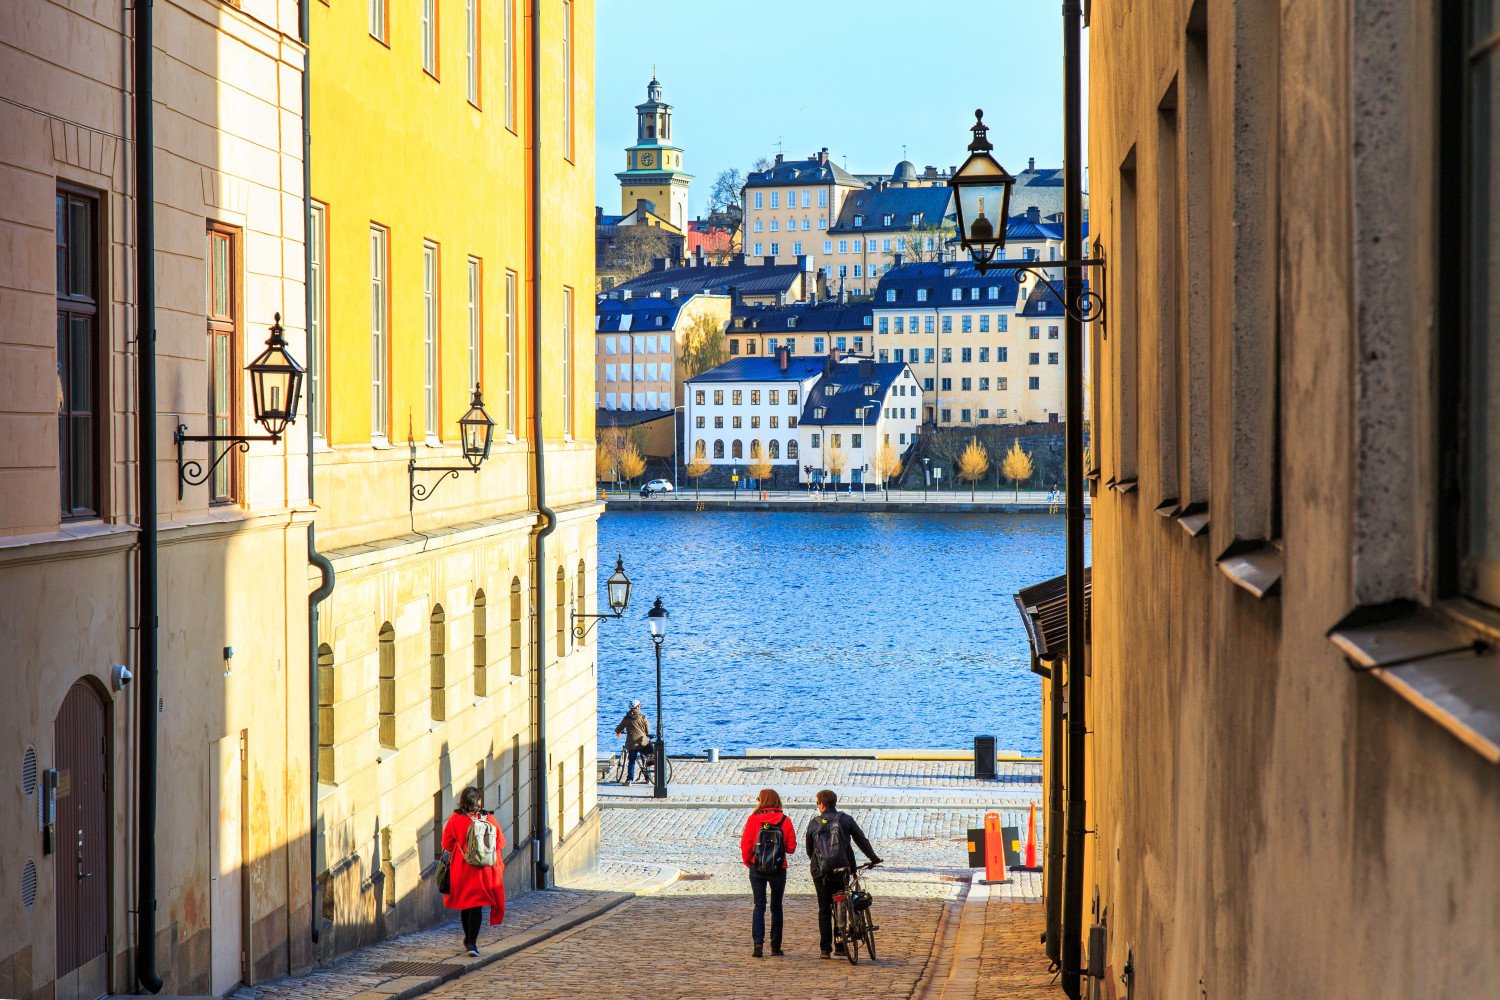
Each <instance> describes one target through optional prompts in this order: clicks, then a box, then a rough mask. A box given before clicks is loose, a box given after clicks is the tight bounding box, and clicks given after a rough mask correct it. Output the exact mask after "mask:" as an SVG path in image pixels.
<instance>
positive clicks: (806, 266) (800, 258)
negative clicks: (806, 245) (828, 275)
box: [797, 253, 813, 271]
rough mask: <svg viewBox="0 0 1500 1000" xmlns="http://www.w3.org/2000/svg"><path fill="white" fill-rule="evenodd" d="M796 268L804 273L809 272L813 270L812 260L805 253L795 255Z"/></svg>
mask: <svg viewBox="0 0 1500 1000" xmlns="http://www.w3.org/2000/svg"><path fill="white" fill-rule="evenodd" d="M797 266H798V267H799V268H801V269H802V270H804V271H811V270H812V269H813V267H812V258H811V257H809V256H808V255H807V254H805V253H799V254H798V255H797Z"/></svg>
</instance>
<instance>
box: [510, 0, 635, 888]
mask: <svg viewBox="0 0 1500 1000" xmlns="http://www.w3.org/2000/svg"><path fill="white" fill-rule="evenodd" d="M541 63H542V9H541V0H532V2H531V197H532V211H531V455H532V474H533V476H534V477H535V480H534V481H535V482H536V509H537V513H538V514H539V515H540V516H541V519H542V522H543V523H542V526H541V527H540V528H538V529H537V531H536V533H535V535H534V536H533V540H534V549H533V552H532V566H533V569H532V587H533V593H534V594H535V595H536V596H535V603H536V613H535V615H534V616H533V621H535V622H536V628H535V630H534V634H533V636H532V638H533V640H534V641H533V643H532V646H533V648H534V649H535V651H536V652H535V658H534V660H533V664H532V666H533V668H534V669H535V671H536V691H535V695H534V698H533V701H532V704H533V705H534V706H535V708H534V709H533V710H534V712H535V713H536V717H535V719H534V720H533V725H534V726H535V732H536V743H535V744H534V745H533V746H532V748H531V767H532V779H531V787H532V803H531V845H532V847H531V852H532V858H533V861H534V867H533V874H532V880H533V884H534V885H535V887H536V888H538V889H545V888H547V881H548V874H549V872H550V871H551V866H550V865H549V864H548V863H547V840H548V837H549V836H550V835H551V833H552V831H551V830H550V829H548V827H547V820H548V810H547V625H546V622H547V561H546V552H547V536H548V535H550V534H552V532H554V531H556V530H557V514H556V513H554V512H553V510H552V508H551V507H548V506H547V463H546V461H545V456H544V442H543V433H542V281H541V277H542V128H541V126H542V71H541ZM632 388H633V387H632Z"/></svg>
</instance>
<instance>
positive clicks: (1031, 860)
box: [1025, 802, 1041, 872]
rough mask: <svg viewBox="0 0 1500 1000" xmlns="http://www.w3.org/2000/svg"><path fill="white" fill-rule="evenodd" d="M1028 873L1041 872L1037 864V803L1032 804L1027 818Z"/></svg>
mask: <svg viewBox="0 0 1500 1000" xmlns="http://www.w3.org/2000/svg"><path fill="white" fill-rule="evenodd" d="M1025 870H1026V871H1032V872H1035V871H1041V869H1040V868H1039V867H1037V863H1036V803H1035V802H1033V803H1032V804H1031V812H1030V814H1029V815H1028V816H1027V818H1026V869H1025Z"/></svg>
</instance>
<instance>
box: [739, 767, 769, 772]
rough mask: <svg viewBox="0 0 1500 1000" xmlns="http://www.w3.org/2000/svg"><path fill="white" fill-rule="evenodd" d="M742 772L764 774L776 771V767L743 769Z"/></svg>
mask: <svg viewBox="0 0 1500 1000" xmlns="http://www.w3.org/2000/svg"><path fill="white" fill-rule="evenodd" d="M740 770H741V771H745V772H746V773H748V774H764V773H765V772H766V771H774V770H776V769H775V768H774V767H742V768H740Z"/></svg>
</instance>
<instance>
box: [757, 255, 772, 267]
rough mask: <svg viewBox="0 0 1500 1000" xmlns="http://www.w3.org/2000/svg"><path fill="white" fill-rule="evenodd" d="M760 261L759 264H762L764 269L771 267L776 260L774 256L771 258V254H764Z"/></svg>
mask: <svg viewBox="0 0 1500 1000" xmlns="http://www.w3.org/2000/svg"><path fill="white" fill-rule="evenodd" d="M760 260H761V263H762V264H764V265H765V266H766V267H771V266H772V265H774V264H775V263H776V258H775V257H774V256H772V255H771V254H766V255H765V256H764V257H762V258H761V259H760Z"/></svg>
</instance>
